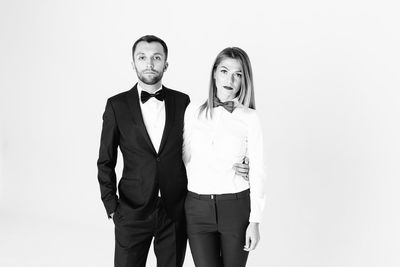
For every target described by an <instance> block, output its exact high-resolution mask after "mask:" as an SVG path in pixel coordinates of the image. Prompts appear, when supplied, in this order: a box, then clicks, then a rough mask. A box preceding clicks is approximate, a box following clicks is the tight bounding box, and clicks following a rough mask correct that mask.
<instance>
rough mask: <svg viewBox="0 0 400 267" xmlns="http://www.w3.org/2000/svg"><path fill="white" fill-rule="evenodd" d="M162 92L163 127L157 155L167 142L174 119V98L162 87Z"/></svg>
mask: <svg viewBox="0 0 400 267" xmlns="http://www.w3.org/2000/svg"><path fill="white" fill-rule="evenodd" d="M163 90H165V100H164V101H165V126H164V132H163V135H162V138H161V143H160V148H159V150H158V154H161V152H162V150H163V148H164V146H165V143H166V142H167V138H168V134H169V132H170V131H171V128H172V125H173V124H174V119H175V98H174V96H173V95H172V94H171V92H169V89H167V88H165V87H164V86H163Z"/></svg>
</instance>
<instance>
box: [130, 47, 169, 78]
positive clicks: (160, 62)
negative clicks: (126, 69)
mask: <svg viewBox="0 0 400 267" xmlns="http://www.w3.org/2000/svg"><path fill="white" fill-rule="evenodd" d="M133 67H134V69H135V70H136V74H137V76H138V78H139V80H141V81H142V82H143V83H145V84H148V85H153V84H156V83H158V82H159V81H161V79H162V77H163V74H164V71H166V70H167V67H168V63H167V62H166V58H165V53H164V49H163V47H162V45H161V44H160V43H157V42H151V43H147V42H144V41H143V42H139V43H138V44H137V46H136V49H135V51H134V55H133Z"/></svg>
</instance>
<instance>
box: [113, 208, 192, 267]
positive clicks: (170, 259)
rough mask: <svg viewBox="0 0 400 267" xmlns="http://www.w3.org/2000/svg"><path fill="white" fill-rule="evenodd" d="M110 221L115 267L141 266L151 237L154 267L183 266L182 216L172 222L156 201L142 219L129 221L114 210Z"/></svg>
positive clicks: (144, 260) (184, 243) (185, 241)
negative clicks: (152, 208) (112, 233)
mask: <svg viewBox="0 0 400 267" xmlns="http://www.w3.org/2000/svg"><path fill="white" fill-rule="evenodd" d="M114 224H115V258H114V265H115V267H145V266H146V260H147V254H148V252H149V249H150V245H151V241H152V239H153V237H154V244H153V245H154V253H155V255H156V257H157V267H181V266H182V265H183V260H184V258H185V252H186V243H187V235H186V225H185V218H184V216H182V219H180V220H177V221H172V220H171V219H170V218H168V217H167V214H166V212H165V208H163V207H162V205H161V204H160V201H159V204H158V205H157V209H156V210H155V211H154V212H153V213H152V214H151V216H150V217H149V218H147V219H146V220H140V221H138V220H131V219H128V218H127V216H123V214H120V213H118V212H116V214H115V215H114Z"/></svg>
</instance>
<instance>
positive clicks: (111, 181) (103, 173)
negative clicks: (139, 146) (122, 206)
mask: <svg viewBox="0 0 400 267" xmlns="http://www.w3.org/2000/svg"><path fill="white" fill-rule="evenodd" d="M118 145H119V130H118V126H117V122H116V118H115V113H114V109H113V106H112V103H111V101H110V99H109V100H108V101H107V104H106V109H105V111H104V114H103V128H102V132H101V140H100V151H99V159H98V160H97V168H98V176H97V178H98V180H99V183H100V192H101V199H102V201H103V203H104V206H105V208H106V211H107V215H108V216H110V214H111V213H113V212H114V211H115V209H116V207H117V204H118V196H117V179H116V174H115V165H116V163H117V155H118Z"/></svg>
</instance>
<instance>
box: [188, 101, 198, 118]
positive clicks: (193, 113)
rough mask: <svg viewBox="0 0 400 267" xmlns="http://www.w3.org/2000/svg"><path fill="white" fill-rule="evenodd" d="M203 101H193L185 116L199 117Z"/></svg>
mask: <svg viewBox="0 0 400 267" xmlns="http://www.w3.org/2000/svg"><path fill="white" fill-rule="evenodd" d="M200 106H201V103H199V102H193V101H191V102H190V103H189V105H188V106H187V108H186V111H185V116H186V117H188V116H190V117H197V115H198V114H199V110H200Z"/></svg>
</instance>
